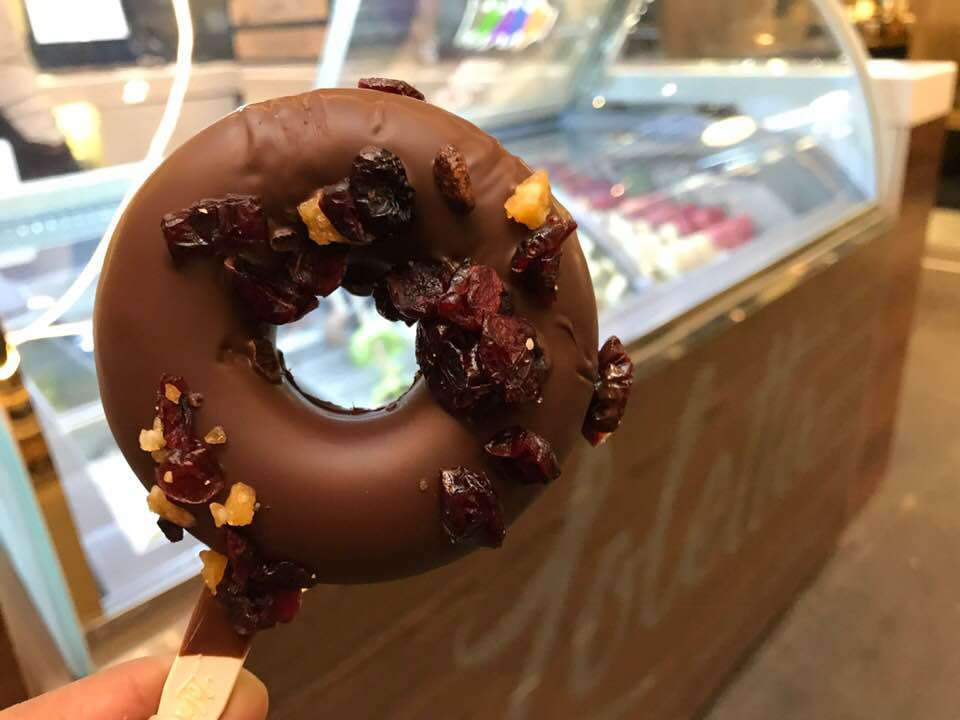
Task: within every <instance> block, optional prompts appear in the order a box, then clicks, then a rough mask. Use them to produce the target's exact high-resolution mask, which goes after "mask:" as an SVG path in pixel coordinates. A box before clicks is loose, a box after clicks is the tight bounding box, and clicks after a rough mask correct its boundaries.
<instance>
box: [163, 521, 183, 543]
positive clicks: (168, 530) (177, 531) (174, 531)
mask: <svg viewBox="0 0 960 720" xmlns="http://www.w3.org/2000/svg"><path fill="white" fill-rule="evenodd" d="M157 527H158V528H160V532H162V533H163V534H164V536H165V537H166V538H167V540H169V541H170V542H172V543H176V542H180V541H181V540H183V528H182V527H180V526H179V525H177V524H176V523H172V522H170V521H169V520H166V519H165V518H160V519H159V520H157Z"/></svg>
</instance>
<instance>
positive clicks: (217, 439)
mask: <svg viewBox="0 0 960 720" xmlns="http://www.w3.org/2000/svg"><path fill="white" fill-rule="evenodd" d="M203 441H204V442H205V443H206V444H207V445H223V444H224V443H225V442H226V441H227V433H226V431H225V430H224V429H223V428H222V427H221V426H220V425H217V426H215V427H213V428H211V429H210V432H208V433H207V434H206V435H204V436H203Z"/></svg>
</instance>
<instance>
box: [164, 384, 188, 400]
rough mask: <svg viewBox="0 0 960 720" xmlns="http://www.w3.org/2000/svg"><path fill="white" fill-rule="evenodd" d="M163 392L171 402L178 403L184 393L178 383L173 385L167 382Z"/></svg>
mask: <svg viewBox="0 0 960 720" xmlns="http://www.w3.org/2000/svg"><path fill="white" fill-rule="evenodd" d="M163 394H164V396H165V397H166V398H167V400H169V401H170V402H172V403H178V402H180V396H181V395H182V394H183V393H181V392H180V388H178V387H177V386H176V385H171V384H170V383H167V384H166V385H164V386H163Z"/></svg>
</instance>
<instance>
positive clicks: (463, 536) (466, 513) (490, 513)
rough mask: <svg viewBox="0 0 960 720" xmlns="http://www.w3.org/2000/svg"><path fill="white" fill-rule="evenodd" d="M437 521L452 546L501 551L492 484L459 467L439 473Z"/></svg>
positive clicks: (499, 518) (480, 474) (499, 509)
mask: <svg viewBox="0 0 960 720" xmlns="http://www.w3.org/2000/svg"><path fill="white" fill-rule="evenodd" d="M440 521H441V524H442V525H443V530H444V532H446V534H447V537H449V538H450V542H453V543H460V544H464V545H484V546H487V547H500V545H502V544H503V538H504V536H505V535H506V530H505V529H504V525H503V509H502V507H501V506H500V498H499V497H498V496H497V491H496V489H495V488H494V487H493V483H491V482H490V479H489V478H488V477H487V476H486V474H484V473H483V472H476V471H474V470H470V469H469V468H465V467H462V466H460V467H455V468H449V469H446V470H441V471H440Z"/></svg>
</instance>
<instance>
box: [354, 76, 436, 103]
mask: <svg viewBox="0 0 960 720" xmlns="http://www.w3.org/2000/svg"><path fill="white" fill-rule="evenodd" d="M357 87H359V88H363V89H365V90H378V91H380V92H385V93H391V94H393V95H403V96H405V97H411V98H413V99H415V100H424V99H426V98H424V96H423V93H422V92H420V91H419V90H417V89H416V88H415V87H414V86H413V85H411V84H410V83H408V82H404V81H403V80H394V79H392V78H382V77H367V78H360V82H358V83H357Z"/></svg>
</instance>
